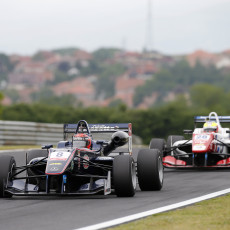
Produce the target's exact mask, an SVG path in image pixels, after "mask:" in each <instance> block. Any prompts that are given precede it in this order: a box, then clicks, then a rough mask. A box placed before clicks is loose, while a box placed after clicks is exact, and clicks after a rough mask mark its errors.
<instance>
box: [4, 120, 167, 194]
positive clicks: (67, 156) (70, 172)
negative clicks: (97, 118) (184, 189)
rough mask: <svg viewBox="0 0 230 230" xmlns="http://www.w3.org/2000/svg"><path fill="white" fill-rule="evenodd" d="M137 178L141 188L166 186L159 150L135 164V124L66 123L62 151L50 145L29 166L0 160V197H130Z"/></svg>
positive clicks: (142, 154)
mask: <svg viewBox="0 0 230 230" xmlns="http://www.w3.org/2000/svg"><path fill="white" fill-rule="evenodd" d="M97 135H98V136H99V138H98V137H97ZM108 136H109V140H106V139H108ZM102 138H103V139H102ZM136 168H137V172H136ZM137 174H138V181H139V186H140V188H141V190H160V189H161V188H162V185H163V164H162V157H161V155H160V152H159V150H156V149H155V150H149V149H142V150H140V151H139V154H138V158H137V162H134V159H133V157H132V124H131V123H125V124H88V123H87V122H86V121H84V120H81V121H79V122H78V123H77V124H65V125H64V141H60V142H59V143H58V144H57V147H56V148H53V146H52V145H47V146H44V147H43V149H34V150H30V151H28V152H27V153H26V165H24V166H16V162H15V160H14V157H12V156H8V155H5V156H0V197H11V196H13V195H17V196H36V195H37V196H41V195H81V194H87V195H88V194H104V195H107V194H110V193H111V192H113V191H114V192H115V194H116V195H117V196H119V197H129V196H134V194H135V190H136V183H137V179H136V175H137Z"/></svg>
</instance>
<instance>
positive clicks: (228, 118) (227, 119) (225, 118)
mask: <svg viewBox="0 0 230 230" xmlns="http://www.w3.org/2000/svg"><path fill="white" fill-rule="evenodd" d="M218 118H219V121H220V123H230V116H218ZM206 119H209V116H195V117H194V123H204V122H206ZM210 120H211V121H216V118H215V117H213V116H212V117H211V118H210Z"/></svg>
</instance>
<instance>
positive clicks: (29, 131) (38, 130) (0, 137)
mask: <svg viewBox="0 0 230 230" xmlns="http://www.w3.org/2000/svg"><path fill="white" fill-rule="evenodd" d="M60 140H63V125H62V124H49V123H36V122H21V121H0V145H44V144H53V145H56V144H57V142H58V141H60Z"/></svg>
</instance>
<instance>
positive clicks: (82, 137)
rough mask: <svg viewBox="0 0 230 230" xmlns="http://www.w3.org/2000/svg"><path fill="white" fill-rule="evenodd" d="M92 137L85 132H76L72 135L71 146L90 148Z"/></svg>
mask: <svg viewBox="0 0 230 230" xmlns="http://www.w3.org/2000/svg"><path fill="white" fill-rule="evenodd" d="M91 144H92V139H91V137H90V136H89V135H87V134H85V133H77V134H75V135H74V136H73V147H75V148H87V149H90V148H91Z"/></svg>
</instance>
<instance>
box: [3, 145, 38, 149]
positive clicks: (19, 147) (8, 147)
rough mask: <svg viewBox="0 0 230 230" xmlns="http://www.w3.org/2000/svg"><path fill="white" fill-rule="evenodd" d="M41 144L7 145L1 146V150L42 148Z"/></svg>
mask: <svg viewBox="0 0 230 230" xmlns="http://www.w3.org/2000/svg"><path fill="white" fill-rule="evenodd" d="M40 148H41V146H36V145H31V146H30V145H13V146H10V145H7V146H0V150H11V149H40Z"/></svg>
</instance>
